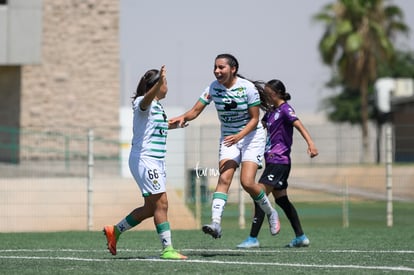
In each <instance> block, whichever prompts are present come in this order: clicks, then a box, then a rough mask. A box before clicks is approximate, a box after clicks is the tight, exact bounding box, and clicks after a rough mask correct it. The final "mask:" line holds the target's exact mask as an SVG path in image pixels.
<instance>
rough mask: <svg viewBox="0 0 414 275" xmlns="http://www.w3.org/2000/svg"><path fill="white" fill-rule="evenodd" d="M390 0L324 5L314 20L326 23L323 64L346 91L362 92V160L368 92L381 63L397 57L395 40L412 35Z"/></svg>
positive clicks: (365, 146)
mask: <svg viewBox="0 0 414 275" xmlns="http://www.w3.org/2000/svg"><path fill="white" fill-rule="evenodd" d="M384 2H387V0H338V1H336V2H334V3H331V4H328V5H326V6H324V7H323V8H322V10H321V12H319V13H318V14H316V15H315V16H314V20H316V21H317V22H322V23H324V24H325V32H324V34H323V36H322V38H321V39H320V42H319V51H320V54H321V57H322V60H323V62H324V63H325V64H326V65H330V66H332V68H333V72H334V75H336V77H339V79H340V80H341V83H342V85H343V86H344V88H348V89H353V90H355V89H356V90H358V91H359V93H360V102H361V111H360V112H361V114H360V115H361V116H360V123H361V127H362V143H363V144H362V146H363V154H362V158H363V159H362V161H363V162H364V161H365V160H366V156H367V153H368V146H369V144H368V119H369V117H368V107H369V106H368V89H369V87H370V85H372V84H373V83H374V81H375V80H376V78H377V67H378V64H382V63H386V64H387V63H389V62H390V61H391V60H392V58H393V56H394V47H393V43H392V40H393V39H394V38H395V35H396V34H397V33H398V32H402V33H408V27H407V26H406V25H405V24H404V22H403V21H402V20H403V13H402V11H401V10H400V9H399V8H398V7H397V6H395V5H387V6H385V5H384Z"/></svg>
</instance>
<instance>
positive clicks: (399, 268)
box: [0, 249, 414, 271]
mask: <svg viewBox="0 0 414 275" xmlns="http://www.w3.org/2000/svg"><path fill="white" fill-rule="evenodd" d="M119 251H120V252H121V251H125V252H140V253H142V252H151V253H157V252H159V251H158V250H155V249H152V250H150V249H147V250H132V249H123V250H119ZM181 251H187V252H204V253H214V252H216V253H219V252H237V253H246V254H248V253H266V254H268V253H280V252H283V253H315V252H316V253H389V254H407V253H408V254H413V253H414V250H336V249H335V250H318V251H315V250H307V249H303V250H302V249H301V250H298V249H283V250H281V249H279V250H274V249H272V250H262V249H261V250H251V249H181ZM18 252H23V253H27V252H28V253H42V252H77V253H91V252H94V253H104V252H105V253H107V251H106V250H86V249H0V254H2V253H18ZM0 259H26V260H61V261H81V262H110V261H114V260H116V261H141V262H158V261H160V262H162V261H164V262H165V261H169V262H182V263H212V264H234V265H270V266H289V267H313V268H337V269H360V270H364V269H365V270H382V271H414V268H411V267H405V266H361V265H337V264H333V265H331V264H326V265H322V264H300V263H280V262H242V261H219V260H196V259H195V260H192V259H187V260H184V261H177V260H163V259H159V258H144V259H142V258H134V259H122V258H113V259H110V258H105V259H102V258H101V259H99V258H80V257H63V256H57V257H48V256H19V255H10V256H6V255H0Z"/></svg>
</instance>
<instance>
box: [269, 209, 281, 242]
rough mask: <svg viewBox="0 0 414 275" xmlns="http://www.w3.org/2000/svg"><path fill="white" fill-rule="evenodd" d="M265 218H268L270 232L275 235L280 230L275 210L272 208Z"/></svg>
mask: <svg viewBox="0 0 414 275" xmlns="http://www.w3.org/2000/svg"><path fill="white" fill-rule="evenodd" d="M267 219H268V220H269V227H270V234H272V235H273V236H274V235H277V234H278V233H279V232H280V220H279V215H278V214H277V212H276V210H273V211H272V214H270V215H268V216H267Z"/></svg>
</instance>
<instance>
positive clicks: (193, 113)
mask: <svg viewBox="0 0 414 275" xmlns="http://www.w3.org/2000/svg"><path fill="white" fill-rule="evenodd" d="M205 107H206V105H205V104H203V103H202V102H201V101H197V102H196V104H194V106H193V108H191V109H190V110H188V111H187V112H185V113H184V114H183V115H181V116H178V117H174V118H172V119H170V120H169V121H168V125H169V128H170V129H174V128H177V127H181V128H183V127H186V126H187V125H188V124H187V121H191V120H193V119H195V118H197V117H198V115H199V114H200V113H201V112H202V111H203V110H204V108H205Z"/></svg>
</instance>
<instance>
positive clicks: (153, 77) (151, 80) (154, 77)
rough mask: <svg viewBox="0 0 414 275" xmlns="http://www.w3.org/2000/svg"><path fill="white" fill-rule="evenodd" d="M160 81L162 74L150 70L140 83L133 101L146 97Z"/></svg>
mask: <svg viewBox="0 0 414 275" xmlns="http://www.w3.org/2000/svg"><path fill="white" fill-rule="evenodd" d="M159 79H160V72H159V71H158V70H156V69H152V70H148V71H147V72H146V73H145V74H144V75H143V76H142V77H141V80H140V81H139V83H138V86H137V90H136V92H135V94H134V95H133V96H132V101H134V100H135V99H136V98H137V97H139V96H143V95H145V94H146V93H147V92H148V91H149V90H150V89H151V88H152V87H153V86H154V85H155V83H157V82H158V80H159Z"/></svg>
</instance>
